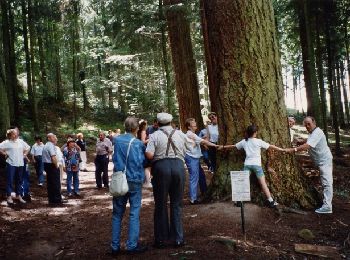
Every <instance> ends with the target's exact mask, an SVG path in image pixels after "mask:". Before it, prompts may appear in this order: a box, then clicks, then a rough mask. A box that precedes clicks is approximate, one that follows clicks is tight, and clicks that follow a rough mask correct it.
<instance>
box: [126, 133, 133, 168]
mask: <svg viewBox="0 0 350 260" xmlns="http://www.w3.org/2000/svg"><path fill="white" fill-rule="evenodd" d="M134 140H135V137H134V138H132V139H131V140H130V142H129V146H128V151H127V152H126V159H125V168H124V173H126V166H127V164H128V157H129V152H130V147H131V143H132V142H133V141H134Z"/></svg>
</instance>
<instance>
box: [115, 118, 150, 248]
mask: <svg viewBox="0 0 350 260" xmlns="http://www.w3.org/2000/svg"><path fill="white" fill-rule="evenodd" d="M124 126H125V131H126V134H123V135H119V136H117V137H115V138H114V142H113V143H114V154H113V163H114V171H124V169H125V163H126V159H127V164H126V179H127V181H128V185H129V191H128V193H126V194H125V195H124V196H120V197H114V198H113V217H112V243H111V248H112V255H117V254H118V253H119V252H120V232H121V223H122V219H123V215H124V212H125V207H126V203H127V201H128V200H129V203H130V216H129V218H130V219H129V229H128V232H129V233H128V240H127V241H126V250H127V252H128V253H142V252H144V251H146V250H147V247H145V246H142V245H140V244H139V243H138V239H139V233H140V209H141V199H142V183H143V180H144V168H143V165H144V162H145V155H144V152H145V146H144V144H143V143H142V142H141V141H140V140H139V139H137V138H135V137H136V134H137V130H138V128H139V123H138V120H137V119H136V118H135V117H128V118H127V119H126V120H125V122H124ZM131 141H132V143H131V145H130V151H129V156H128V158H126V156H127V151H128V147H129V143H130V142H131Z"/></svg>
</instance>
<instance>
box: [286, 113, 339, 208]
mask: <svg viewBox="0 0 350 260" xmlns="http://www.w3.org/2000/svg"><path fill="white" fill-rule="evenodd" d="M304 126H305V128H306V130H307V131H308V132H309V137H308V139H307V141H306V143H304V144H303V145H300V146H298V147H295V148H287V149H284V151H285V152H287V153H296V152H299V151H307V150H308V151H309V154H310V156H311V158H312V159H313V161H314V163H315V164H316V165H317V166H318V167H319V169H320V177H321V183H322V186H323V197H324V198H323V205H322V207H320V208H318V209H316V210H315V212H316V213H319V214H329V213H332V212H333V209H332V198H333V156H332V153H331V150H330V149H329V147H328V144H327V139H326V136H325V134H324V133H323V131H322V130H321V129H320V128H319V127H317V125H316V121H315V119H314V118H313V117H311V116H307V117H305V119H304Z"/></svg>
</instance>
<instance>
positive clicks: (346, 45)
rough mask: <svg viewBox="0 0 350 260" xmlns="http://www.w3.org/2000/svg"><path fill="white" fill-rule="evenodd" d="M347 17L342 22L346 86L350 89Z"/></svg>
mask: <svg viewBox="0 0 350 260" xmlns="http://www.w3.org/2000/svg"><path fill="white" fill-rule="evenodd" d="M347 24H348V19H346V20H345V23H344V38H345V54H346V65H347V71H348V87H349V91H350V57H349V36H348V26H347Z"/></svg>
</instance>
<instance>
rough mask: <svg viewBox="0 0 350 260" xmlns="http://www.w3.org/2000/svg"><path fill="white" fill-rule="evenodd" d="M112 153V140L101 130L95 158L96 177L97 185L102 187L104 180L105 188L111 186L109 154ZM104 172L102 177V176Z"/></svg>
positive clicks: (99, 187)
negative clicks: (109, 182) (109, 181)
mask: <svg viewBox="0 0 350 260" xmlns="http://www.w3.org/2000/svg"><path fill="white" fill-rule="evenodd" d="M111 153H112V142H111V141H110V140H109V139H108V138H106V134H105V133H104V132H102V131H101V132H100V133H99V135H98V139H97V142H96V158H95V167H96V169H95V178H96V187H97V188H98V189H101V188H102V181H103V185H104V187H105V188H108V187H109V184H108V163H109V155H110V154H111ZM101 174H102V178H101Z"/></svg>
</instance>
